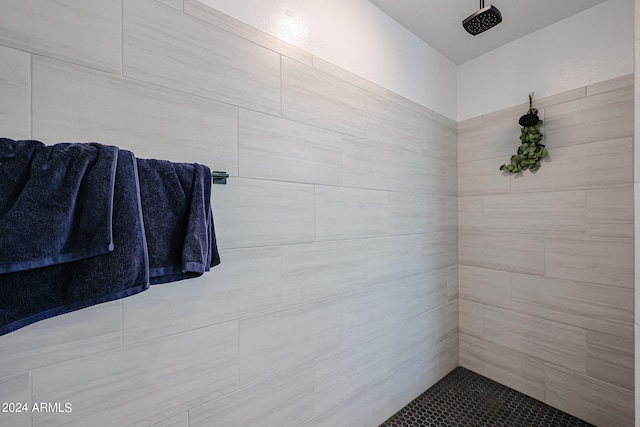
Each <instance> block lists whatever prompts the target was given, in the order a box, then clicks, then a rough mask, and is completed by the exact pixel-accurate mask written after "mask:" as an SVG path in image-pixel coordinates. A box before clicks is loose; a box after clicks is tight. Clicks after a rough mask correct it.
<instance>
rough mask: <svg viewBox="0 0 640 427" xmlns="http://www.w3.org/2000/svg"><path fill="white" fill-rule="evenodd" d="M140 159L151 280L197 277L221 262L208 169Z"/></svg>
mask: <svg viewBox="0 0 640 427" xmlns="http://www.w3.org/2000/svg"><path fill="white" fill-rule="evenodd" d="M137 161H138V176H139V180H140V196H141V200H142V213H143V217H144V228H145V231H146V235H147V246H148V248H149V281H150V282H151V284H152V285H154V284H159V283H167V282H173V281H177V280H182V279H187V278H191V277H197V276H200V275H202V274H203V273H204V272H206V271H209V269H210V267H213V266H216V265H218V264H219V263H220V257H219V255H218V248H217V245H216V238H215V231H214V226H213V215H212V213H211V171H210V170H209V168H208V167H206V166H204V165H199V164H193V163H172V162H168V161H165V160H155V159H137Z"/></svg>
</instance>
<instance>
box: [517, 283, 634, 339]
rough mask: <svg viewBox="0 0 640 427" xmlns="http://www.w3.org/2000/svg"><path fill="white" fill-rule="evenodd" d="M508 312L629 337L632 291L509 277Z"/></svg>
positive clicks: (587, 284) (631, 319)
mask: <svg viewBox="0 0 640 427" xmlns="http://www.w3.org/2000/svg"><path fill="white" fill-rule="evenodd" d="M511 308H512V309H513V310H514V311H517V312H519V313H524V314H529V315H532V316H537V317H542V318H544V319H549V320H554V321H556V322H560V323H564V324H567V325H574V326H579V327H582V328H586V329H590V330H592V331H600V332H602V333H606V334H611V335H615V336H618V337H625V338H627V339H630V338H631V337H632V336H633V327H632V323H633V291H632V290H631V289H627V288H618V287H612V286H602V285H596V284H593V283H586V282H579V281H575V280H564V279H554V278H551V277H541V276H530V275H525V274H513V275H512V283H511Z"/></svg>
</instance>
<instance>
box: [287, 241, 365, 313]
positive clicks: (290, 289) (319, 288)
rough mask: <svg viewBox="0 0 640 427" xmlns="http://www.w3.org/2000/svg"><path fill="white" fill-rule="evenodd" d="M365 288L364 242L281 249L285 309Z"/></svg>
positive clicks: (325, 243)
mask: <svg viewBox="0 0 640 427" xmlns="http://www.w3.org/2000/svg"><path fill="white" fill-rule="evenodd" d="M275 267H276V268H277V267H278V264H276V265H275ZM365 286H367V244H366V243H365V242H364V241H360V240H355V241H336V242H323V243H307V244H302V245H288V246H283V247H282V304H283V305H285V306H288V305H294V304H299V303H302V302H307V301H313V300H317V299H321V298H326V297H329V296H332V295H339V294H342V293H345V292H350V291H354V290H357V289H361V288H363V287H365Z"/></svg>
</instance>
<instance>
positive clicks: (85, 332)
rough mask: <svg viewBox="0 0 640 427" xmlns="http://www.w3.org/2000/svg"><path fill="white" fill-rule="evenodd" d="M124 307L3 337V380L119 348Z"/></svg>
mask: <svg viewBox="0 0 640 427" xmlns="http://www.w3.org/2000/svg"><path fill="white" fill-rule="evenodd" d="M121 344H122V303H121V302H120V301H112V302H108V303H105V304H100V305H96V306H93V307H89V308H87V309H84V310H79V311H74V312H71V313H67V314H64V315H62V316H57V317H54V318H52V319H47V320H45V321H40V322H36V323H34V324H31V325H29V326H27V327H25V328H22V329H19V330H17V331H14V332H12V333H10V334H7V335H3V336H1V337H0V377H2V376H6V375H11V374H16V373H19V372H26V371H29V370H32V369H35V368H39V367H42V366H47V365H51V364H55V363H58V362H63V361H67V360H73V359H77V358H80V357H84V356H89V355H92V354H96V353H100V352H103V351H106V350H111V349H114V348H118V347H120V345H121Z"/></svg>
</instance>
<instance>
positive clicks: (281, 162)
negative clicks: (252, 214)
mask: <svg viewBox="0 0 640 427" xmlns="http://www.w3.org/2000/svg"><path fill="white" fill-rule="evenodd" d="M238 139H239V155H238V156H239V162H240V174H239V176H241V177H243V178H257V179H273V180H278V181H289V182H302V183H311V184H327V185H341V184H342V151H343V142H342V136H341V135H340V134H338V133H336V132H331V131H328V130H325V129H321V128H316V127H313V126H309V125H305V124H302V123H297V122H293V121H290V120H285V119H281V118H278V117H274V116H269V115H266V114H261V113H256V112H253V111H248V110H242V111H240V118H239V135H238Z"/></svg>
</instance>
